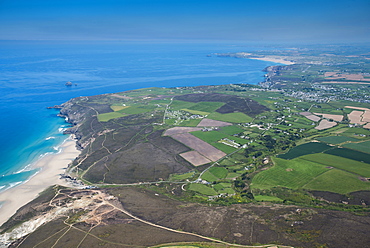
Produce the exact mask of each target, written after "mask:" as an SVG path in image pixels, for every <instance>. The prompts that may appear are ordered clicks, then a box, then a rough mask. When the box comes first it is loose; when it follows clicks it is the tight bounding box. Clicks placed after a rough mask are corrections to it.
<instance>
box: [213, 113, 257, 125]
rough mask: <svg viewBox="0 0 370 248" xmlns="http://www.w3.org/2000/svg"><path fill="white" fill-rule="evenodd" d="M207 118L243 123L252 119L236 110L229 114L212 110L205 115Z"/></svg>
mask: <svg viewBox="0 0 370 248" xmlns="http://www.w3.org/2000/svg"><path fill="white" fill-rule="evenodd" d="M207 118H209V119H213V120H216V121H225V122H232V123H244V122H251V121H252V120H253V118H252V117H249V116H248V115H246V114H243V113H240V112H237V113H229V114H220V113H217V112H213V113H211V114H209V115H208V116H207Z"/></svg>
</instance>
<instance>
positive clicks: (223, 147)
mask: <svg viewBox="0 0 370 248" xmlns="http://www.w3.org/2000/svg"><path fill="white" fill-rule="evenodd" d="M212 146H214V147H216V148H217V149H219V150H220V151H223V152H224V153H226V154H229V153H232V152H235V151H236V148H234V147H232V146H228V145H225V144H222V143H212Z"/></svg>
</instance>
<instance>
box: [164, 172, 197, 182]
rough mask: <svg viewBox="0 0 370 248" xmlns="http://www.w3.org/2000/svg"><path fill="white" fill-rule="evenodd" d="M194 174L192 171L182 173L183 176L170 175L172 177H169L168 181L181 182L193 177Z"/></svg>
mask: <svg viewBox="0 0 370 248" xmlns="http://www.w3.org/2000/svg"><path fill="white" fill-rule="evenodd" d="M194 174H195V172H194V171H190V172H188V173H184V174H172V175H170V178H169V180H170V181H182V180H185V179H188V178H191V177H193V176H194Z"/></svg>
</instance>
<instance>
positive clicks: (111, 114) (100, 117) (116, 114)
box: [98, 112, 125, 122]
mask: <svg viewBox="0 0 370 248" xmlns="http://www.w3.org/2000/svg"><path fill="white" fill-rule="evenodd" d="M123 116H125V115H123V114H121V113H119V112H109V113H104V114H98V121H100V122H107V121H109V120H111V119H115V118H119V117H123Z"/></svg>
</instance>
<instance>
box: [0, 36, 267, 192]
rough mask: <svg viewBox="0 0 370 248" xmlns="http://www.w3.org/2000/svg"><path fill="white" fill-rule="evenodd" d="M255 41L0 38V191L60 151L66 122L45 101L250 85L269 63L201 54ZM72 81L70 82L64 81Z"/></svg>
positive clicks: (231, 49) (234, 48)
mask: <svg viewBox="0 0 370 248" xmlns="http://www.w3.org/2000/svg"><path fill="white" fill-rule="evenodd" d="M256 49H259V48H258V47H256V46H254V47H252V46H249V47H245V46H241V45H240V44H239V45H234V44H225V43H223V44H216V43H212V44H208V43H145V42H141V43H140V42H137V43H134V42H56V41H53V42H51V41H0V93H1V94H0V117H1V122H0V130H1V132H0V140H1V142H0V158H1V160H0V191H1V190H6V189H8V188H9V187H13V186H15V185H17V184H20V183H22V182H24V181H25V180H27V179H28V178H29V177H30V176H32V175H33V174H34V173H36V170H33V169H32V163H33V162H35V161H36V160H38V159H40V158H41V157H42V156H45V154H48V153H56V152H58V151H59V146H60V144H61V143H62V142H63V141H64V140H65V139H66V136H64V135H63V134H62V131H63V129H64V128H66V127H67V124H66V123H65V122H64V120H63V119H62V118H58V117H57V116H56V115H57V113H58V111H57V110H54V109H46V107H48V106H53V105H56V104H61V103H63V102H66V101H68V100H69V99H71V98H73V97H78V96H89V95H97V94H103V93H111V92H120V91H125V90H130V89H137V88H146V87H152V86H158V87H172V86H196V85H214V84H230V83H250V84H256V83H258V82H261V81H262V80H263V74H264V73H263V72H262V70H263V69H264V68H265V67H267V66H269V65H273V64H274V63H271V62H265V61H257V60H248V59H236V58H225V57H216V56H211V57H209V56H207V55H208V54H212V53H222V52H240V51H253V50H256ZM67 81H71V82H73V83H74V84H77V86H72V87H66V86H65V83H66V82H67Z"/></svg>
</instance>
